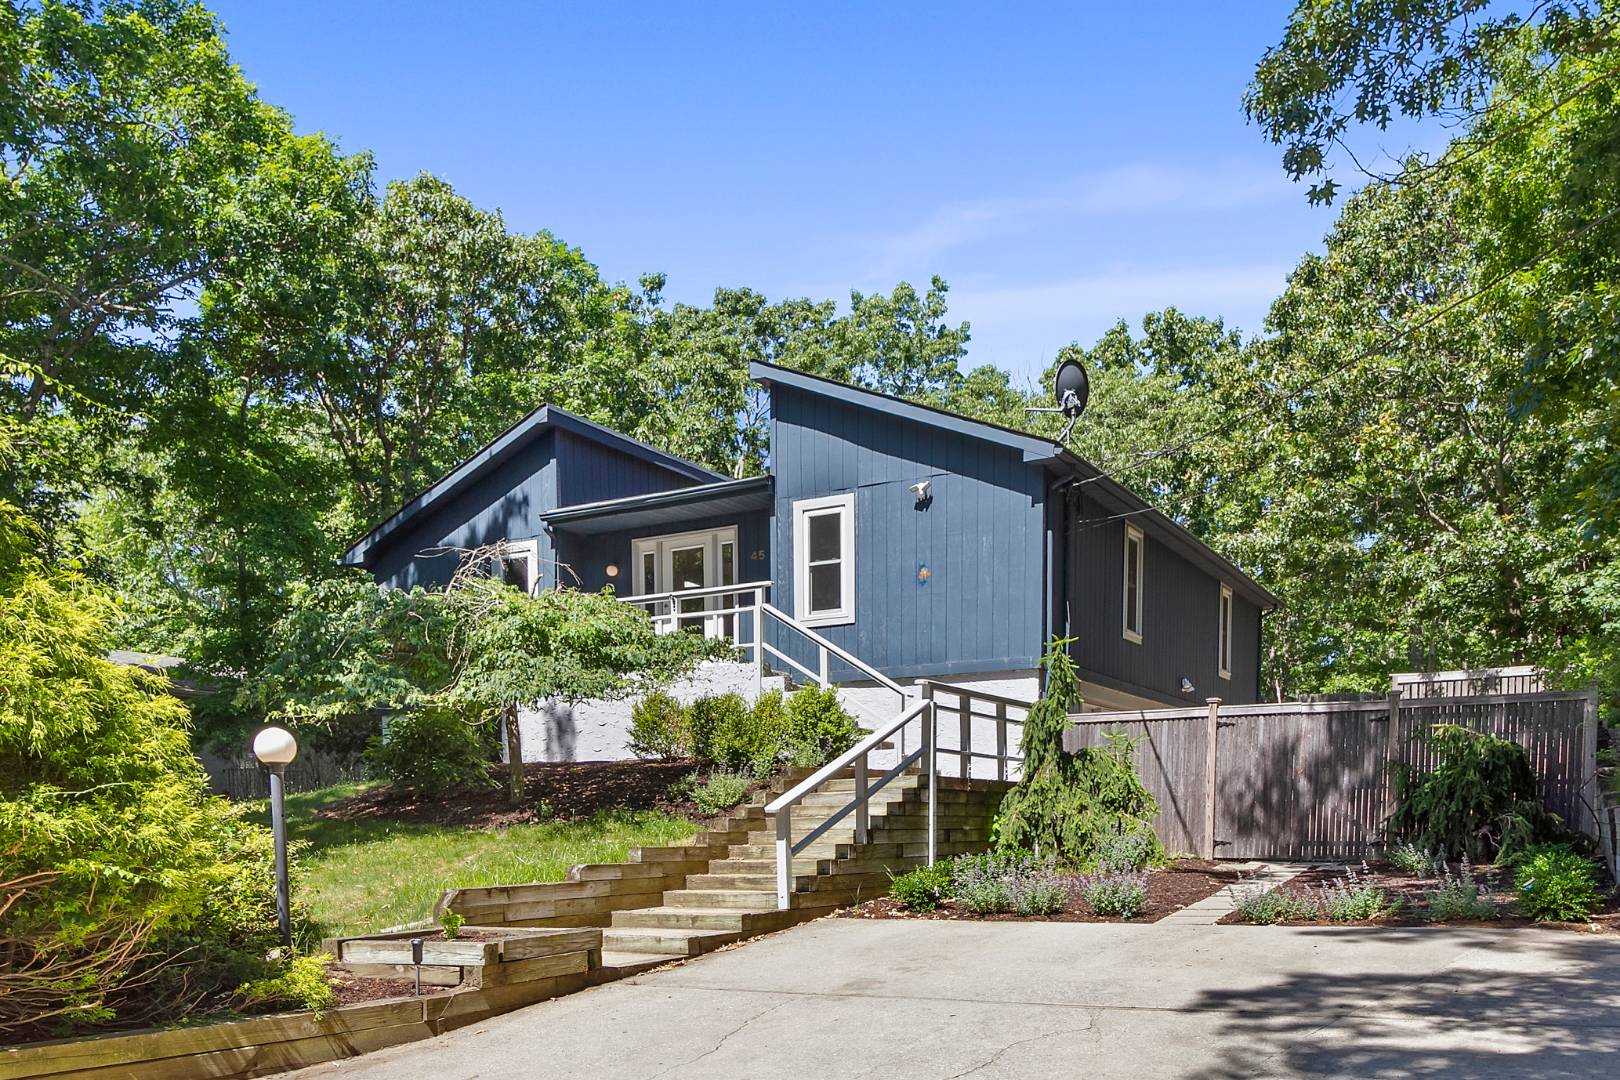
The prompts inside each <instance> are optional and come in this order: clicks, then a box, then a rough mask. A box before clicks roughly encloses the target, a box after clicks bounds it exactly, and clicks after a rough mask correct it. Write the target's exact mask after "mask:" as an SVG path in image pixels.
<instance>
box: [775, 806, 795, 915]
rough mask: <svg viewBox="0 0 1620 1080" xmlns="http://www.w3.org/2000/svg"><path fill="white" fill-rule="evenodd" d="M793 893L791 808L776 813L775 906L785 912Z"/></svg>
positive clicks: (786, 807)
mask: <svg viewBox="0 0 1620 1080" xmlns="http://www.w3.org/2000/svg"><path fill="white" fill-rule="evenodd" d="M792 893H793V807H791V806H784V807H782V808H781V809H780V810H778V811H777V812H776V906H777V908H778V909H779V910H782V911H786V910H787V909H788V907H789V906H790V904H791V896H792Z"/></svg>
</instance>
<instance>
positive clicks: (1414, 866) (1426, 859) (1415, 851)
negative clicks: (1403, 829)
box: [1389, 844, 1446, 877]
mask: <svg viewBox="0 0 1620 1080" xmlns="http://www.w3.org/2000/svg"><path fill="white" fill-rule="evenodd" d="M1389 864H1390V865H1391V866H1393V867H1395V869H1397V870H1404V871H1406V872H1407V873H1408V874H1415V875H1417V876H1418V877H1431V876H1433V875H1436V874H1439V873H1442V872H1443V871H1444V870H1445V868H1446V860H1445V857H1444V856H1442V855H1441V854H1440V853H1439V852H1429V851H1424V850H1423V849H1422V848H1420V847H1418V846H1417V845H1416V844H1396V845H1395V846H1394V847H1393V848H1391V849H1390V851H1389Z"/></svg>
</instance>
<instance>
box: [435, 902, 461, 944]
mask: <svg viewBox="0 0 1620 1080" xmlns="http://www.w3.org/2000/svg"><path fill="white" fill-rule="evenodd" d="M466 925H467V920H466V918H465V917H464V916H461V915H457V914H456V913H455V912H453V911H450V910H448V909H447V910H445V911H441V912H439V928H440V929H442V930H443V931H444V939H445V940H446V941H454V940H456V938H458V937H460V936H461V928H462V927H463V926H466Z"/></svg>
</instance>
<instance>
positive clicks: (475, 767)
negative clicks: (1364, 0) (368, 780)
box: [366, 705, 493, 795]
mask: <svg viewBox="0 0 1620 1080" xmlns="http://www.w3.org/2000/svg"><path fill="white" fill-rule="evenodd" d="M483 727H484V725H482V724H469V723H467V722H466V721H464V720H462V719H461V717H459V716H457V715H456V714H455V713H454V712H453V711H451V710H450V709H447V708H442V707H438V706H433V705H424V706H422V707H421V708H418V709H413V710H410V711H407V712H402V713H399V714H397V715H394V716H391V717H389V718H388V720H387V721H386V722H385V723H384V724H383V730H382V734H380V735H379V736H377V738H376V739H375V740H374V741H373V742H372V744H371V746H370V748H368V749H367V750H366V767H367V769H368V770H370V771H371V772H372V773H373V774H375V775H377V776H381V777H383V778H384V779H386V780H387V781H388V782H389V783H391V784H394V785H396V786H398V787H401V788H409V789H410V790H412V791H417V792H421V793H422V794H424V795H444V794H447V793H449V792H451V791H455V790H456V789H458V788H468V787H488V786H490V785H491V784H492V783H493V781H492V780H491V778H490V772H489V766H490V761H489V747H488V745H487V744H486V742H485V740H484V737H483V730H482V729H483Z"/></svg>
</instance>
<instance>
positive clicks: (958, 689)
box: [917, 679, 1035, 780]
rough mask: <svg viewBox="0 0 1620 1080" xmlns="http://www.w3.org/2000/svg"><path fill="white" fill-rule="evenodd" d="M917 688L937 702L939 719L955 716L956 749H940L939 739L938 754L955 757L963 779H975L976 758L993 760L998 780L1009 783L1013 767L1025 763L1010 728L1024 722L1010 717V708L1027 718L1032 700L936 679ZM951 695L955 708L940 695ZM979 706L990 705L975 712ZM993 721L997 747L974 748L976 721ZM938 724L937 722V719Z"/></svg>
mask: <svg viewBox="0 0 1620 1080" xmlns="http://www.w3.org/2000/svg"><path fill="white" fill-rule="evenodd" d="M917 685H918V686H919V687H921V688H922V692H923V694H924V696H926V697H931V698H933V700H934V712H935V716H936V718H937V717H938V715H939V714H940V713H955V714H956V719H957V732H958V735H957V744H956V749H954V750H952V749H948V748H946V749H938V747H939V740H938V738H937V737H936V738H935V740H934V745H935V747H936V752H937V753H943V754H946V755H949V756H955V757H956V758H957V760H958V761H959V763H960V764H959V768H960V770H961V771H960V773H959V775H961V776H962V777H963V778H964V779H969V778H971V777H972V776H973V762H974V760H975V759H979V760H990V761H994V762H995V763H996V779H997V780H1010V779H1012V775H1011V766H1012V765H1013V764H1015V763H1017V764H1022V763H1023V760H1024V759H1023V757H1022V756H1021V755H1019V754H1015V753H1013V752H1012V749H1011V747H1012V745H1013V740H1012V738H1011V732H1010V730H1009V729H1010V727H1011V725H1013V724H1017V725H1018V726H1019V727H1022V726H1023V725H1024V720H1023V719H1020V718H1018V717H1015V716H1009V715H1008V714H1007V710H1008V709H1023V710H1024V712H1025V714H1026V717H1027V714H1028V712H1029V710H1030V709H1032V708H1034V706H1035V703H1034V702H1033V701H1024V700H1021V699H1019V698H1015V697H1008V696H1006V695H1005V694H992V693H990V692H989V691H987V690H975V689H973V688H972V687H967V686H957V685H955V684H954V683H946V682H939V681H937V680H934V679H919V680H918V681H917ZM942 693H943V694H948V695H950V696H952V697H954V698H955V699H956V704H955V705H947V704H945V703H944V702H943V701H941V700H940V699H939V696H938V695H939V694H942ZM977 703H983V704H985V705H987V706H989V707H990V708H989V710H988V711H980V710H978V709H975V708H974V706H975V704H977ZM975 719H978V720H991V721H994V722H995V725H996V747H995V750H994V751H993V752H992V751H984V750H975V749H973V721H974V720H975ZM936 724H937V719H936Z"/></svg>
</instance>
